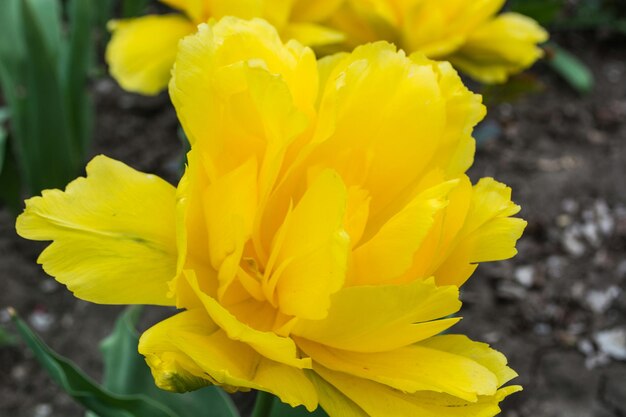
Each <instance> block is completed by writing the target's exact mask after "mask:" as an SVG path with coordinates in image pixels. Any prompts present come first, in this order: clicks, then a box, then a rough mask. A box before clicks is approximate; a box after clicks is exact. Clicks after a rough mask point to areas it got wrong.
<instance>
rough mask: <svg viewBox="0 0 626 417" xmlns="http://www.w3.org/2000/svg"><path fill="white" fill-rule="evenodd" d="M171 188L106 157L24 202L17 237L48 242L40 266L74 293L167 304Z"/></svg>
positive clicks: (172, 242) (172, 259)
mask: <svg viewBox="0 0 626 417" xmlns="http://www.w3.org/2000/svg"><path fill="white" fill-rule="evenodd" d="M175 204H176V198H175V189H174V187H172V186H171V185H169V184H168V183H166V182H165V181H163V180H162V179H160V178H158V177H156V176H154V175H150V174H143V173H141V172H138V171H135V170H133V169H132V168H130V167H128V166H126V165H124V164H122V163H121V162H118V161H115V160H112V159H109V158H107V157H105V156H97V157H95V158H94V159H93V160H92V161H91V162H90V163H89V165H87V178H78V179H76V180H75V181H73V182H72V183H70V184H69V185H68V186H67V188H66V190H65V192H63V191H60V190H45V191H43V193H42V196H41V197H34V198H31V199H30V200H27V201H26V209H25V210H24V213H23V214H22V215H21V216H20V217H19V218H18V219H17V225H16V227H17V232H18V233H19V234H20V236H22V237H25V238H27V239H33V240H52V241H53V242H52V244H50V246H48V247H47V248H46V249H45V250H44V251H43V253H42V254H41V256H40V257H39V263H41V264H42V265H43V268H44V270H45V271H46V272H47V273H48V274H50V275H52V276H54V277H55V278H56V279H57V280H58V281H59V282H61V283H62V284H65V285H67V287H68V288H69V289H70V290H71V291H72V292H74V294H75V295H76V296H77V297H78V298H82V299H84V300H87V301H91V302H95V303H103V304H158V305H173V304H174V301H173V300H171V299H169V298H168V297H167V296H166V295H167V292H168V289H167V288H168V287H167V282H168V281H170V280H171V279H172V278H173V277H174V275H175V272H176V236H175V230H174V228H175Z"/></svg>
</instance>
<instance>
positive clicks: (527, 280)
mask: <svg viewBox="0 0 626 417" xmlns="http://www.w3.org/2000/svg"><path fill="white" fill-rule="evenodd" d="M513 276H514V277H515V280H516V281H517V282H518V283H519V284H521V285H522V286H524V287H526V288H530V287H532V286H533V284H534V283H535V267H534V266H532V265H524V266H520V267H518V268H517V269H515V272H514V273H513Z"/></svg>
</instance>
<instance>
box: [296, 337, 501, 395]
mask: <svg viewBox="0 0 626 417" xmlns="http://www.w3.org/2000/svg"><path fill="white" fill-rule="evenodd" d="M298 346H299V347H300V348H301V349H302V350H303V351H304V352H306V353H307V354H308V355H310V356H311V358H312V359H313V363H314V366H313V369H314V370H315V371H318V370H317V366H316V365H317V364H320V365H322V366H323V367H325V368H328V369H331V370H333V371H337V372H342V373H346V374H349V375H352V376H355V377H359V378H362V379H364V380H370V381H375V382H379V383H381V384H384V385H387V386H389V387H391V388H395V389H397V390H400V391H402V392H408V393H415V392H417V391H434V392H440V393H446V394H449V395H453V396H455V397H458V398H461V399H464V400H466V401H469V402H475V401H477V400H478V396H481V395H494V394H495V393H496V391H497V389H498V379H497V377H496V375H495V374H493V373H492V372H491V371H490V370H489V369H487V368H486V367H484V366H483V365H481V364H480V363H478V362H476V361H474V360H472V359H470V358H467V357H465V356H463V355H456V354H451V353H448V352H445V351H442V350H438V349H436V348H430V347H427V346H422V345H421V344H415V345H412V346H409V347H404V348H400V349H395V350H392V351H387V352H379V353H359V352H349V351H346V350H339V349H333V348H328V347H325V346H322V345H320V344H317V343H313V342H307V341H303V340H299V341H298Z"/></svg>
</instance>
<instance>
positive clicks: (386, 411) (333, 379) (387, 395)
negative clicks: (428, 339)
mask: <svg viewBox="0 0 626 417" xmlns="http://www.w3.org/2000/svg"><path fill="white" fill-rule="evenodd" d="M315 372H316V373H317V374H318V375H319V378H323V380H324V381H325V382H326V383H328V384H331V385H332V386H333V387H334V388H335V390H336V391H335V392H333V391H332V390H330V389H326V390H325V391H321V392H320V403H321V404H322V405H323V406H324V407H325V408H326V403H327V402H329V400H328V399H327V398H324V396H326V395H329V394H328V393H331V395H332V397H331V398H332V400H333V401H334V402H336V403H339V404H338V405H335V409H340V410H341V409H348V410H353V409H355V407H359V409H360V410H363V413H364V414H354V415H356V416H361V415H366V416H369V417H388V416H420V417H441V416H446V417H448V416H449V417H493V416H495V415H496V414H498V413H499V412H500V407H498V404H499V403H500V402H501V401H502V400H503V399H504V398H505V397H507V396H508V395H510V394H512V393H514V392H517V391H520V390H521V387H519V386H510V387H505V388H501V389H499V390H498V391H496V392H495V393H494V394H493V395H487V396H478V397H477V400H476V401H466V400H462V399H459V398H456V397H454V396H451V395H448V394H440V393H436V392H432V391H418V392H416V393H413V394H407V393H404V392H401V391H399V390H396V389H393V388H390V387H388V386H385V385H383V384H380V383H377V382H373V381H368V380H363V379H361V378H357V377H354V376H350V375H347V374H344V373H341V372H334V371H331V370H328V369H326V368H324V367H322V366H316V367H315ZM320 385H322V384H321V383H320V382H316V386H320ZM337 392H339V393H340V394H341V395H339V394H337ZM342 401H343V402H344V403H345V402H346V401H349V403H348V404H341V402H342ZM338 415H341V414H338Z"/></svg>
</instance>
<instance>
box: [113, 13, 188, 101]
mask: <svg viewBox="0 0 626 417" xmlns="http://www.w3.org/2000/svg"><path fill="white" fill-rule="evenodd" d="M109 27H110V29H111V31H112V32H113V33H112V35H111V41H110V42H109V44H108V46H107V51H106V60H107V63H108V64H109V70H110V72H111V75H112V76H113V78H115V79H116V80H117V82H118V83H120V85H121V86H122V88H124V89H125V90H128V91H133V92H136V93H142V94H146V95H154V94H158V93H159V92H161V91H162V90H163V89H165V87H167V83H168V81H169V79H170V73H171V70H172V66H173V65H174V60H175V58H176V51H177V47H178V41H180V40H181V39H182V38H183V37H185V36H186V35H189V34H190V33H193V32H194V31H195V30H196V27H195V25H193V24H192V23H191V22H190V21H189V20H187V19H185V18H184V17H183V16H180V15H175V14H172V15H164V16H145V17H140V18H137V19H128V20H117V21H112V22H111V23H110V24H109Z"/></svg>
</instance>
